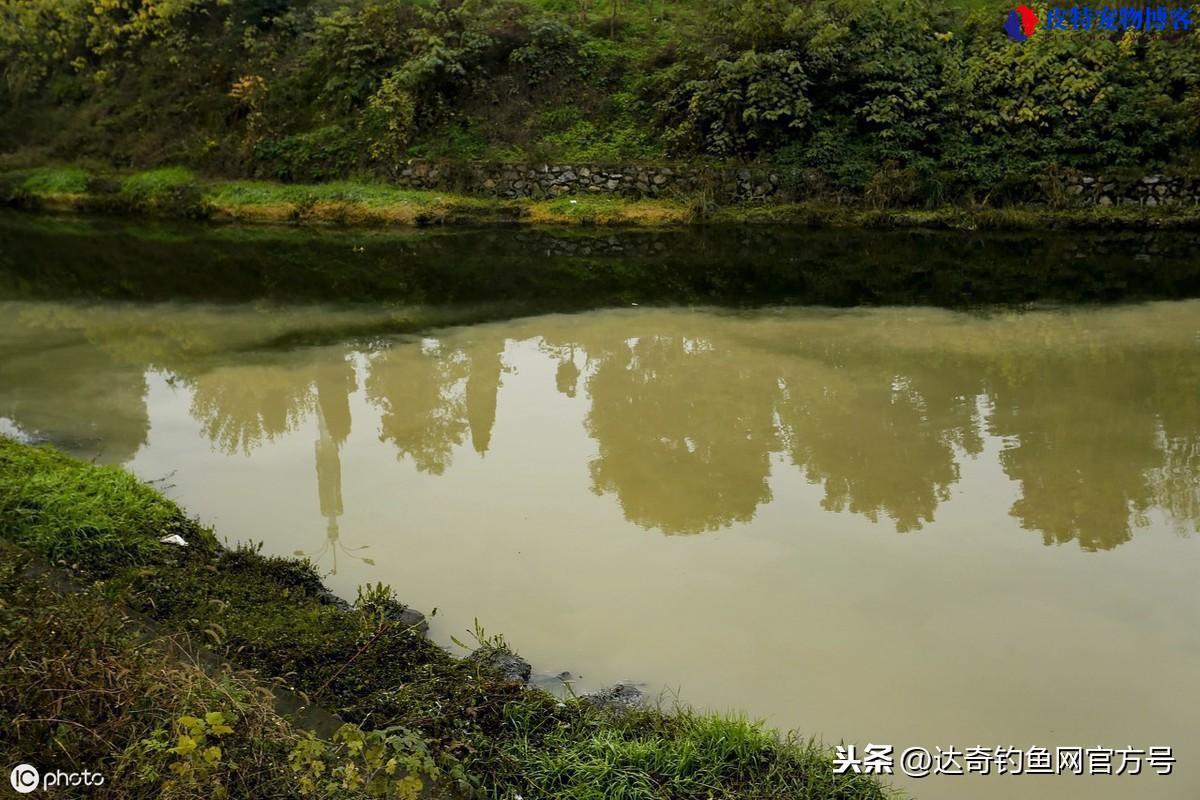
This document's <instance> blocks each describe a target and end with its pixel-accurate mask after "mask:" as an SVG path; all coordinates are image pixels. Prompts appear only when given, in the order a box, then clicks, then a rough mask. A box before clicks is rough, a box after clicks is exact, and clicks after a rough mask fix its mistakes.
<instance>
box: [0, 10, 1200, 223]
mask: <svg viewBox="0 0 1200 800" xmlns="http://www.w3.org/2000/svg"><path fill="white" fill-rule="evenodd" d="M1009 7H1010V6H1009V5H1006V4H1003V3H1000V2H999V0H985V1H984V2H982V3H981V2H972V3H962V2H959V3H954V2H952V0H881V1H880V2H863V0H676V1H675V2H671V1H669V0H611V2H608V3H603V2H602V3H593V2H591V0H349V1H348V2H346V1H343V0H239V2H229V0H102V1H101V2H94V0H0V70H2V81H0V112H2V117H3V121H2V122H0V150H5V151H10V155H9V156H8V159H9V161H10V162H12V161H14V159H15V160H20V159H25V160H26V161H35V160H47V159H51V160H52V159H60V160H61V159H68V158H69V159H78V158H80V157H81V156H82V157H85V158H87V157H90V158H94V159H96V160H98V161H102V162H107V163H109V164H113V165H116V166H138V167H141V166H154V165H158V164H163V163H168V162H169V163H175V164H177V163H183V164H186V165H189V166H191V167H193V168H199V169H204V170H207V171H210V172H223V173H227V174H238V175H252V176H258V177H271V178H277V179H284V180H293V179H317V180H320V179H328V178H333V177H340V176H345V175H348V174H352V173H364V172H370V173H375V174H378V175H384V176H386V175H387V174H388V173H389V171H390V170H391V169H393V168H394V166H395V164H396V163H397V162H398V161H400V160H401V159H404V158H411V157H427V158H428V157H433V158H456V159H462V158H490V159H508V160H521V159H537V160H541V159H563V160H589V161H609V162H614V161H628V160H635V161H636V160H662V159H680V158H685V159H696V158H714V159H723V160H724V159H761V160H770V161H774V162H777V163H781V164H785V165H788V166H792V167H794V168H795V171H796V172H797V174H800V173H802V172H804V171H813V170H815V171H820V172H821V173H823V174H824V175H826V176H828V177H829V178H830V179H831V181H832V182H833V185H835V186H839V187H845V188H852V189H857V190H862V189H865V190H867V191H868V192H874V193H875V194H883V195H887V196H891V195H901V196H902V195H905V194H912V195H920V196H923V197H926V198H930V199H933V200H938V199H941V198H944V197H956V196H961V195H962V194H964V193H971V192H974V191H977V190H984V191H991V190H995V189H997V188H999V189H1001V190H1003V187H1004V185H1005V183H1006V181H1009V180H1010V179H1012V178H1014V177H1015V176H1020V175H1025V174H1029V173H1030V172H1045V171H1046V170H1048V169H1060V168H1071V167H1080V168H1104V169H1112V168H1114V167H1120V166H1140V167H1159V166H1162V165H1164V164H1172V163H1181V162H1183V161H1185V160H1186V159H1187V158H1189V156H1190V145H1191V143H1192V142H1193V141H1194V139H1195V136H1196V125H1197V122H1196V120H1197V119H1198V118H1200V117H1198V116H1197V113H1196V112H1197V110H1200V49H1198V48H1197V47H1196V44H1197V33H1196V32H1195V30H1192V31H1182V30H1180V31H1175V30H1171V29H1170V26H1169V25H1168V30H1165V31H1144V32H1121V31H1112V32H1110V31H1096V30H1091V31H1046V30H1039V31H1038V32H1037V34H1036V35H1035V36H1033V37H1032V38H1031V39H1030V40H1029V41H1027V42H1025V43H1024V44H1017V43H1015V42H1012V41H1010V40H1009V39H1008V38H1007V37H1006V36H1005V34H1004V32H1003V30H1002V24H1003V20H1004V15H1005V14H1006V13H1007V10H1008V9H1009ZM1196 22H1197V25H1198V26H1200V20H1197V21H1196ZM13 151H15V153H16V154H15V155H13V154H12V152H13ZM15 165H17V166H20V164H15Z"/></svg>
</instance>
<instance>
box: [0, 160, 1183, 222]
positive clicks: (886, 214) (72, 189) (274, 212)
mask: <svg viewBox="0 0 1200 800" xmlns="http://www.w3.org/2000/svg"><path fill="white" fill-rule="evenodd" d="M4 204H7V205H12V206H17V207H24V208H31V209H40V210H52V211H85V212H102V213H126V214H128V213H133V214H143V215H157V216H167V217H187V218H205V219H214V220H233V221H242V222H262V223H292V224H327V225H342V226H429V225H480V224H484V225H486V224H504V225H511V224H514V223H516V224H527V225H563V226H629V227H666V226H677V225H696V224H714V225H729V224H760V223H761V224H788V225H796V226H801V227H808V228H876V229H904V228H927V229H953V230H968V231H971V230H1049V229H1052V228H1054V229H1062V228H1071V229H1093V230H1117V229H1120V230H1140V229H1164V228H1166V229H1170V228H1177V229H1185V228H1187V229H1197V228H1200V208H1198V207H1187V206H1160V207H1157V208H1146V207H1142V206H1112V207H1086V208H1052V207H1047V206H1028V205H1027V206H999V207H993V206H977V205H950V206H942V207H937V208H886V207H885V208H875V207H868V206H862V205H841V204H832V203H829V202H826V201H821V200H813V201H808V202H802V203H741V204H731V205H714V204H713V203H712V202H711V200H710V199H707V198H703V197H686V196H678V197H667V198H656V199H629V198H620V197H607V196H605V197H599V196H589V195H576V196H570V195H567V196H562V197H558V198H555V199H550V200H526V199H519V200H514V199H498V198H485V197H473V196H466V195H460V194H452V193H448V192H436V191H422V190H414V189H403V188H400V187H397V186H392V185H389V184H386V183H381V182H379V181H376V180H365V181H352V180H346V181H334V182H330V183H320V184H283V183H274V182H270V181H250V180H219V179H204V178H201V177H198V176H197V175H195V174H194V173H192V172H190V171H188V170H185V169H181V168H174V167H171V168H162V169H155V170H148V171H145V172H137V173H132V174H129V175H125V176H118V177H111V176H106V175H104V174H103V173H97V172H89V171H88V170H85V169H82V168H80V167H74V166H69V167H43V168H38V169H31V170H22V171H17V172H9V173H6V174H3V175H0V205H4Z"/></svg>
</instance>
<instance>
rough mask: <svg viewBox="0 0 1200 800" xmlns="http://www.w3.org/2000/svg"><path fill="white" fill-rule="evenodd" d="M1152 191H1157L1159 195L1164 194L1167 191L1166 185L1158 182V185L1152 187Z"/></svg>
mask: <svg viewBox="0 0 1200 800" xmlns="http://www.w3.org/2000/svg"><path fill="white" fill-rule="evenodd" d="M1154 191H1155V192H1157V193H1158V194H1159V195H1160V196H1161V195H1164V194H1166V193H1167V187H1165V186H1162V185H1161V184H1160V185H1158V186H1155V187H1154Z"/></svg>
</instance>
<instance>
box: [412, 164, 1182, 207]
mask: <svg viewBox="0 0 1200 800" xmlns="http://www.w3.org/2000/svg"><path fill="white" fill-rule="evenodd" d="M394 179H395V182H396V183H398V184H399V185H401V186H407V187H410V188H413V189H429V190H436V191H446V192H456V193H462V194H470V195H478V196H483V197H500V198H531V199H534V200H542V199H546V198H554V197H559V196H563V195H611V196H616V197H626V198H641V197H686V196H689V195H695V194H699V193H700V192H708V193H709V194H710V195H711V196H712V198H713V199H715V200H719V201H722V202H730V201H734V202H737V201H743V202H744V201H758V202H788V201H791V200H804V199H815V198H824V199H826V200H834V201H836V202H842V203H845V202H849V203H851V204H853V203H855V202H856V201H861V200H862V198H861V197H858V198H855V197H851V196H847V195H845V194H840V195H837V196H836V197H834V196H831V195H829V194H827V190H828V185H827V183H826V182H825V181H823V180H822V179H821V176H820V175H818V174H816V173H803V174H796V173H794V172H789V171H786V170H784V169H772V168H769V167H745V166H743V167H711V166H664V165H649V164H631V165H625V166H613V165H603V164H495V163H484V162H468V163H461V162H460V163H437V162H410V163H407V164H403V165H399V166H398V167H397V168H396V170H395V178H394ZM1038 183H1039V182H1037V181H1034V182H1032V183H1031V188H1032V189H1033V195H1031V196H1027V197H1026V199H1025V202H1034V203H1037V202H1043V203H1048V204H1055V205H1063V204H1064V201H1065V204H1066V205H1079V206H1092V205H1097V206H1114V205H1121V206H1128V205H1142V206H1160V205H1167V206H1170V205H1184V204H1186V205H1195V204H1198V203H1200V177H1180V176H1167V175H1141V176H1132V177H1130V176H1124V177H1115V176H1109V175H1083V174H1077V175H1072V176H1069V177H1066V178H1059V179H1054V180H1047V181H1042V182H1040V184H1041V187H1042V188H1041V191H1040V192H1039V191H1038V190H1037V188H1036V186H1037V184H1038ZM1039 195H1040V196H1039Z"/></svg>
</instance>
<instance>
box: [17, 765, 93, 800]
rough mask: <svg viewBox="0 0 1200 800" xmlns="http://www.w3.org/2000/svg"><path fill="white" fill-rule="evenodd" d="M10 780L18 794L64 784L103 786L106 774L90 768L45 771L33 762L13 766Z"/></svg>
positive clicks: (71, 785)
mask: <svg viewBox="0 0 1200 800" xmlns="http://www.w3.org/2000/svg"><path fill="white" fill-rule="evenodd" d="M8 782H9V784H11V785H12V788H13V790H14V791H15V792H16V793H17V794H29V793H30V792H34V791H37V790H38V789H41V790H43V791H46V790H48V789H57V788H61V787H63V786H70V787H73V788H78V787H80V786H103V785H104V776H103V775H101V774H100V773H99V772H92V771H91V770H89V769H85V770H84V771H83V772H63V771H62V770H61V769H56V770H54V771H53V772H46V773H43V772H41V771H40V770H38V768H37V767H35V766H33V765H32V764H17V765H16V766H15V767H13V768H12V772H10V773H8Z"/></svg>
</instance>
